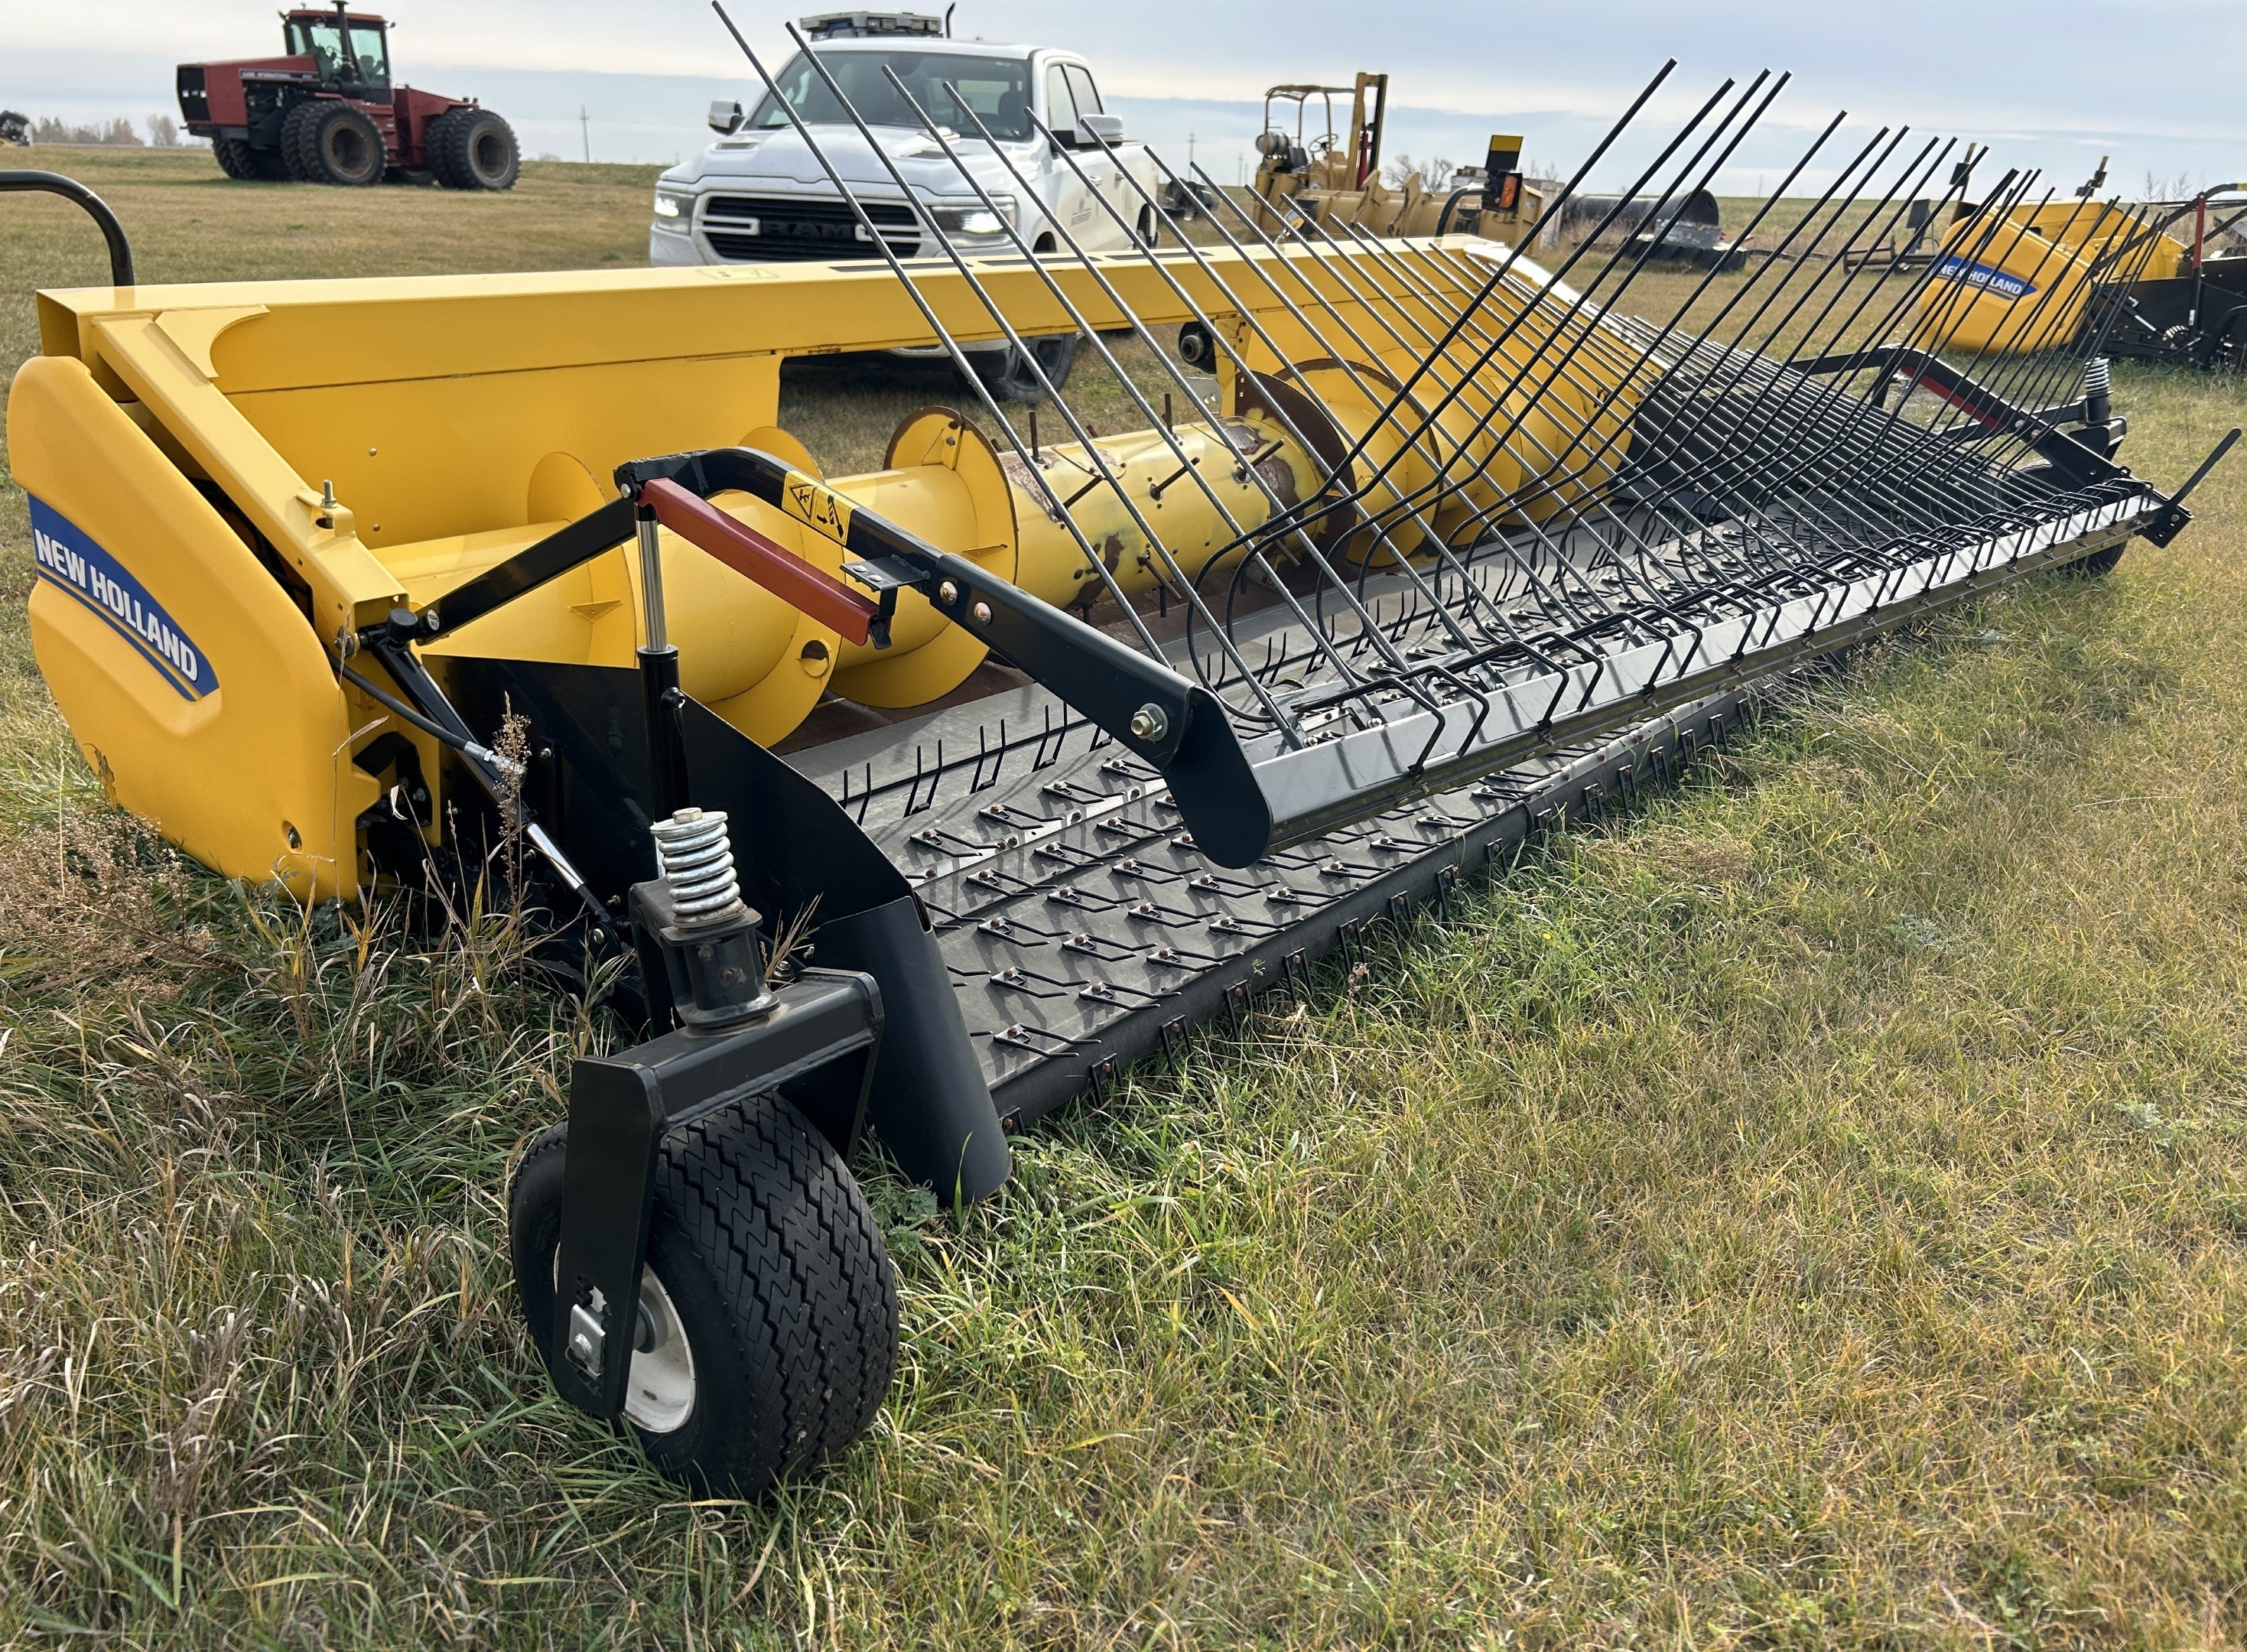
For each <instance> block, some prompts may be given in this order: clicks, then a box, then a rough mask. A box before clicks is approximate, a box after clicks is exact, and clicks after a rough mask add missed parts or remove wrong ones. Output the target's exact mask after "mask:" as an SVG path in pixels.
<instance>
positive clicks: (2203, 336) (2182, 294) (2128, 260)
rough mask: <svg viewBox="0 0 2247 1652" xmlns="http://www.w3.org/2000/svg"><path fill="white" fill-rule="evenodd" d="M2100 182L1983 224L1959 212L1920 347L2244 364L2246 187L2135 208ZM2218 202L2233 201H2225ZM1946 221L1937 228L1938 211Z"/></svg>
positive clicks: (1937, 264) (1946, 241)
mask: <svg viewBox="0 0 2247 1652" xmlns="http://www.w3.org/2000/svg"><path fill="white" fill-rule="evenodd" d="M2106 175H2107V168H2106V165H2105V163H2104V162H2103V161H2102V162H2101V163H2100V168H2099V172H2098V174H2097V175H2096V176H2094V177H2093V179H2092V181H2091V182H2090V183H2089V184H2087V185H2086V186H2084V188H2080V189H2078V190H2076V191H2075V192H2074V193H2073V195H2069V196H2066V197H2062V196H2059V195H2057V194H2056V193H2055V192H2052V191H2046V192H2044V193H2042V194H2041V195H2035V196H2033V197H2032V196H2024V197H2023V198H2022V199H2020V200H2018V201H2013V202H2011V204H2009V205H2008V206H2007V207H2006V208H2005V214H2004V219H2003V222H2002V223H1997V222H1987V221H1985V222H1982V223H1980V224H1979V225H1978V226H1977V225H1976V224H1974V223H1972V222H1969V221H1968V219H1967V217H1966V216H1964V215H1960V214H1959V212H1958V208H1957V204H1956V203H1945V204H1946V205H1947V206H1949V207H1950V216H1951V218H1952V219H1953V222H1950V226H1949V229H1948V231H1947V233H1946V234H1945V235H1944V236H1943V239H1942V241H1941V242H1940V244H1939V246H1938V247H1937V249H1936V251H1935V253H1934V255H1933V262H1934V277H1935V278H1934V281H1933V283H1930V284H1929V286H1928V288H1927V289H1926V290H1925V292H1924V294H1923V297H1922V300H1921V311H1922V314H1921V325H1920V328H1919V331H1918V335H1917V338H1916V343H1918V344H1919V345H1921V346H1922V347H1923V348H1926V349H1942V350H1952V351H1958V350H1967V351H1973V352H1977V353H1979V354H1984V355H2018V354H2032V353H2034V352H2039V351H2048V350H2075V351H2081V350H2085V349H2086V348H2088V347H2091V346H2093V345H2096V347H2097V349H2098V350H2099V351H2100V352H2103V353H2104V354H2106V355H2109V356H2127V357H2133V358H2137V359H2139V360H2142V361H2165V362H2173V363H2175V364H2177V365H2182V366H2191V367H2203V368H2237V367H2241V366H2247V251H2243V250H2241V249H2240V227H2241V225H2242V223H2243V222H2247V201H2243V200H2240V199H2237V197H2238V196H2241V195H2247V184H2220V185H2218V186H2216V188H2213V189H2209V190H2203V191H2202V192H2201V193H2200V194H2199V195H2195V196H2194V197H2192V198H2191V199H2190V200H2189V201H2148V202H2140V203H2135V204H2129V205H2126V204H2124V203H2123V202H2122V201H2119V200H2112V201H2099V200H2097V199H2095V198H2094V197H2093V192H2094V191H2095V189H2096V188H2097V187H2098V185H2099V184H2100V182H2101V181H2103V180H2104V179H2105V177H2106ZM2219 197H2233V199H2229V200H2224V199H2219ZM1941 221H1942V218H1941V216H1937V218H1936V222H1941Z"/></svg>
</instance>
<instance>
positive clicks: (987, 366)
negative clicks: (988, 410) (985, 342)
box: [968, 333, 1079, 401]
mask: <svg viewBox="0 0 2247 1652" xmlns="http://www.w3.org/2000/svg"><path fill="white" fill-rule="evenodd" d="M1028 343H1029V346H1030V349H1031V351H1032V352H1035V354H1036V356H1037V359H1038V365H1039V366H1041V367H1042V368H1044V369H1045V374H1046V377H1047V379H1049V380H1051V381H1052V384H1053V387H1054V388H1055V390H1060V389H1062V388H1063V387H1064V386H1067V385H1068V383H1069V370H1070V369H1071V368H1073V367H1075V366H1076V346H1077V345H1078V343H1079V340H1078V338H1077V336H1076V334H1075V333H1067V334H1063V335H1062V336H1061V337H1059V338H1033V339H1030V340H1029V341H1028ZM968 359H969V360H970V361H972V362H973V363H974V364H975V371H976V372H977V373H978V374H979V375H980V377H981V379H982V380H983V383H984V386H986V387H987V389H988V390H989V391H990V393H992V394H993V395H994V396H995V397H996V398H998V399H1000V400H1001V401H1039V400H1042V399H1044V396H1045V386H1042V385H1041V384H1039V383H1038V379H1037V375H1036V374H1035V373H1034V372H1031V371H1030V369H1029V367H1028V364H1027V363H1025V362H1024V361H1023V359H1022V352H1021V351H1019V350H1016V349H1015V348H1014V346H1013V345H1007V347H1006V348H1005V349H1004V350H988V351H979V352H977V353H975V354H974V355H973V356H970V357H969V358H968Z"/></svg>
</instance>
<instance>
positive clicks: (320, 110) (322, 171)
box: [281, 98, 390, 188]
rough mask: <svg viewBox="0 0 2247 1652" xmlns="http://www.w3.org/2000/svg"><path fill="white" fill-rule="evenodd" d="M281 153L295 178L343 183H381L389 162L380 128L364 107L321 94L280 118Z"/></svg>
mask: <svg viewBox="0 0 2247 1652" xmlns="http://www.w3.org/2000/svg"><path fill="white" fill-rule="evenodd" d="M281 154H282V155H283V158H284V159H285V160H287V161H288V163H289V175H290V177H292V178H294V179H296V180H297V182H299V183H331V184H339V185H342V186H344V187H345V188H363V187H365V185H368V184H376V183H380V182H381V181H382V174H383V172H384V171H385V169H386V168H387V167H388V166H389V164H390V153H389V150H388V148H387V147H386V146H385V145H384V143H383V140H382V130H381V128H380V127H379V126H376V125H375V124H374V121H373V120H372V119H371V118H370V117H369V116H368V115H367V114H366V113H365V111H364V110H361V109H359V108H358V107H356V106H353V105H351V104H348V103H340V102H335V101H331V100H330V99H324V98H323V99H313V100H311V101H308V102H304V103H300V104H298V105H297V106H296V107H295V108H293V109H291V110H290V111H289V113H288V114H287V115H286V116H285V117H284V118H283V120H282V122H281Z"/></svg>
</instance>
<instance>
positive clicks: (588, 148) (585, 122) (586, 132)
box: [577, 103, 593, 167]
mask: <svg viewBox="0 0 2247 1652" xmlns="http://www.w3.org/2000/svg"><path fill="white" fill-rule="evenodd" d="M577 130H578V132H579V133H580V134H582V135H583V136H584V140H585V164H586V165H587V166H589V167H590V166H591V165H592V164H593V122H592V117H591V116H590V115H588V114H587V113H585V106H584V104H582V103H581V104H579V105H578V106H577Z"/></svg>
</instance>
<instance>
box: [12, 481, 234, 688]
mask: <svg viewBox="0 0 2247 1652" xmlns="http://www.w3.org/2000/svg"><path fill="white" fill-rule="evenodd" d="M31 555H32V556H33V558H34V559H35V560H36V561H37V562H38V569H39V577H40V578H42V579H44V580H45V581H46V582H47V583H48V584H51V585H53V586H54V587H55V588H56V589H57V590H60V591H62V592H64V593H65V595H66V596H70V597H76V598H77V599H78V600H79V602H82V603H84V604H85V605H86V606H87V607H88V608H91V609H92V610H93V611H94V612H95V613H97V614H99V615H100V616H101V617H102V618H104V619H106V620H107V621H108V622H109V624H110V625H111V626H112V628H113V629H114V630H115V631H117V632H118V634H119V635H120V636H122V637H123V638H125V639H126V641H127V642H129V643H131V644H132V645H133V647H135V648H136V649H138V650H139V651H140V655H141V658H143V659H146V660H147V662H148V663H149V664H150V665H151V666H154V667H155V668H156V672H157V674H158V675H160V676H161V677H162V678H163V679H164V680H165V681H166V682H167V683H169V684H171V686H173V687H174V689H176V690H177V691H178V692H179V693H181V695H183V696H184V697H185V698H187V699H188V700H201V698H202V697H203V696H204V695H205V694H208V693H210V692H211V691H212V690H214V689H215V688H216V687H217V686H218V673H217V672H215V671H213V670H212V669H211V663H210V661H209V660H208V659H205V658H204V657H203V654H202V651H201V649H199V648H197V647H196V646H195V645H194V644H193V643H191V642H189V641H188V635H187V633H186V632H185V631H181V629H180V627H179V626H178V625H177V624H175V623H174V621H173V618H172V617H171V615H169V614H167V613H166V612H165V611H164V610H163V607H162V606H161V604H159V603H158V602H157V601H156V599H155V598H154V597H151V596H150V595H149V594H148V592H147V588H146V587H145V586H143V585H142V584H140V581H139V580H137V579H135V578H133V576H132V575H131V574H129V573H127V572H126V571H125V567H124V564H123V563H120V562H119V561H118V560H117V558H116V557H114V556H111V555H110V554H109V553H108V552H107V551H106V550H103V549H102V548H101V547H100V546H99V545H97V544H95V543H93V541H92V539H90V538H88V537H87V536H86V535H85V532H84V531H83V530H82V529H79V526H78V524H77V523H75V522H72V521H71V520H70V519H69V518H68V517H66V516H65V515H63V514H62V513H61V512H59V511H58V510H56V509H54V508H53V507H52V506H51V505H48V504H47V503H45V502H44V501H42V500H39V499H37V498H34V499H33V500H32V501H31Z"/></svg>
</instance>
